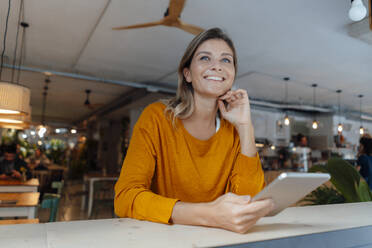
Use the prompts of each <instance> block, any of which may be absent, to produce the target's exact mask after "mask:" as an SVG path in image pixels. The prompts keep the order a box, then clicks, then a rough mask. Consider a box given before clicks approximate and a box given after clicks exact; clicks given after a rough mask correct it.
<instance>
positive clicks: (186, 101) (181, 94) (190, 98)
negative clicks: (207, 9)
mask: <svg viewBox="0 0 372 248" xmlns="http://www.w3.org/2000/svg"><path fill="white" fill-rule="evenodd" d="M211 39H220V40H223V41H225V42H226V44H227V45H228V46H229V47H230V49H231V50H232V52H233V60H234V67H235V73H236V70H237V57H236V51H235V47H234V44H233V42H232V40H231V39H230V38H229V37H228V36H227V35H226V34H225V33H224V32H223V31H222V30H221V29H219V28H212V29H208V30H206V31H204V32H202V33H200V34H199V35H197V36H196V37H195V38H194V39H193V40H192V41H191V42H190V44H189V45H188V46H187V48H186V51H185V53H184V54H183V57H182V59H181V61H180V64H179V66H178V70H177V72H178V88H177V93H176V96H174V97H172V98H170V99H164V100H162V102H163V103H164V104H165V105H166V108H165V110H164V113H165V115H166V116H167V117H170V119H171V120H172V124H173V126H174V127H175V123H176V119H177V118H180V119H186V118H188V117H189V116H190V115H191V114H192V113H193V112H194V89H193V87H192V84H191V83H188V82H187V81H186V78H185V76H184V74H183V70H184V68H190V64H191V61H192V58H193V57H194V54H195V52H196V50H197V49H198V47H199V46H200V45H201V44H202V43H203V42H205V41H207V40H211Z"/></svg>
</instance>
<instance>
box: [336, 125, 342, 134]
mask: <svg viewBox="0 0 372 248" xmlns="http://www.w3.org/2000/svg"><path fill="white" fill-rule="evenodd" d="M337 130H338V131H339V132H340V133H341V132H342V130H343V126H342V124H341V123H338V126H337Z"/></svg>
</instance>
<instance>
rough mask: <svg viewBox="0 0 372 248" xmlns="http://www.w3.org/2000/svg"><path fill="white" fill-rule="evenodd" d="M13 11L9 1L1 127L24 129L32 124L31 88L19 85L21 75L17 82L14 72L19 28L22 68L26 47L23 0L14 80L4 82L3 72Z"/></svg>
mask: <svg viewBox="0 0 372 248" xmlns="http://www.w3.org/2000/svg"><path fill="white" fill-rule="evenodd" d="M10 9H11V1H9V5H8V13H7V18H6V22H5V32H4V38H3V44H4V46H3V51H2V53H1V67H0V127H3V128H17V129H23V128H25V127H28V126H29V123H30V122H31V107H30V95H31V91H30V89H29V88H27V87H25V86H23V85H20V84H19V73H20V71H19V72H18V80H17V82H15V81H14V80H13V79H14V70H15V61H16V57H17V48H18V33H19V26H22V27H23V35H22V42H21V55H20V59H19V66H18V68H20V66H21V62H22V57H23V46H24V33H25V28H27V27H28V24H27V23H23V22H22V23H21V22H20V20H21V13H22V10H23V0H21V4H20V8H19V17H18V23H20V25H18V27H17V36H16V43H15V49H14V58H13V68H12V80H11V82H6V81H4V80H2V72H3V62H4V53H5V48H6V37H7V31H8V20H9V14H10Z"/></svg>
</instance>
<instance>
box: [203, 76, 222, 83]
mask: <svg viewBox="0 0 372 248" xmlns="http://www.w3.org/2000/svg"><path fill="white" fill-rule="evenodd" d="M204 79H207V80H214V81H220V82H222V81H224V80H225V78H224V77H218V76H205V77H204Z"/></svg>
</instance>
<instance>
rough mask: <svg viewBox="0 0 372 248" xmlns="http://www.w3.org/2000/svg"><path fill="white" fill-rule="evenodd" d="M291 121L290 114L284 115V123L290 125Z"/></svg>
mask: <svg viewBox="0 0 372 248" xmlns="http://www.w3.org/2000/svg"><path fill="white" fill-rule="evenodd" d="M289 123H290V121H289V118H288V115H286V116H285V117H284V125H286V126H288V125H289Z"/></svg>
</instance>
